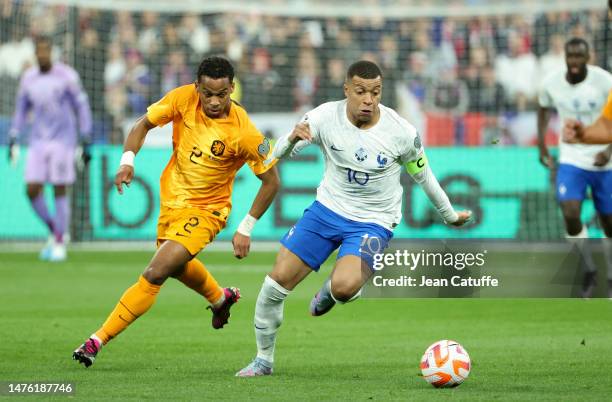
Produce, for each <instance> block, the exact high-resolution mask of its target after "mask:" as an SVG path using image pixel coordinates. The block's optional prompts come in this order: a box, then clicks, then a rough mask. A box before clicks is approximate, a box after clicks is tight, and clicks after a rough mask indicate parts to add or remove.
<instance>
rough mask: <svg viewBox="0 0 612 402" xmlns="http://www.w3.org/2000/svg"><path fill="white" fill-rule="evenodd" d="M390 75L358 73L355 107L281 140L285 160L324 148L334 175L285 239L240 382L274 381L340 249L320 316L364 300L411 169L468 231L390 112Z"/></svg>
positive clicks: (413, 137)
mask: <svg viewBox="0 0 612 402" xmlns="http://www.w3.org/2000/svg"><path fill="white" fill-rule="evenodd" d="M381 93H382V73H381V71H380V69H379V68H378V66H377V65H376V64H374V63H372V62H369V61H359V62H356V63H354V64H353V65H351V66H350V67H349V69H348V72H347V76H346V80H345V84H344V94H345V96H346V99H345V100H342V101H337V102H328V103H324V104H322V105H320V106H319V107H317V108H315V109H314V110H312V111H310V112H308V113H307V114H306V115H305V116H304V118H303V119H302V121H301V122H300V123H299V124H298V125H297V126H296V127H295V129H294V130H293V131H292V132H291V133H290V134H288V135H286V136H284V137H282V138H280V139H279V141H278V142H277V143H276V146H275V148H274V156H275V157H277V158H285V157H287V156H292V155H295V154H296V153H298V152H299V151H300V150H301V149H303V148H304V147H306V146H308V145H309V144H316V145H318V146H319V148H320V149H321V151H322V153H323V156H324V158H325V173H324V176H323V180H322V181H321V183H320V185H319V187H318V189H317V197H316V201H315V202H314V203H313V204H312V205H310V207H308V208H307V209H306V211H305V212H304V215H303V216H302V218H301V219H300V220H299V221H298V222H297V223H296V225H295V226H294V227H293V228H291V230H289V232H288V233H287V234H286V235H285V236H284V237H283V238H282V239H281V244H282V246H281V248H280V251H279V253H278V256H277V259H276V263H275V265H274V268H273V269H272V272H271V273H270V274H269V275H267V276H266V278H265V280H264V283H263V285H262V287H261V291H260V293H259V296H258V298H257V303H256V306H255V320H254V321H255V337H256V341H257V357H256V358H255V359H254V360H253V361H252V362H251V363H250V364H249V365H248V366H246V367H245V368H243V369H242V370H240V371H239V372H238V373H236V376H239V377H253V376H259V375H269V374H272V367H273V362H274V346H275V339H276V333H277V331H278V328H279V326H280V325H281V322H282V319H283V303H284V299H285V298H286V297H287V295H288V294H289V293H290V292H291V291H292V290H293V289H294V288H295V286H296V285H297V284H298V283H300V282H301V281H302V280H303V279H304V278H305V277H306V276H307V275H308V274H309V273H310V272H311V271H318V270H319V267H320V266H321V264H322V263H323V262H324V261H325V260H326V259H327V258H328V257H329V255H330V254H331V253H332V252H333V251H334V250H336V249H337V248H338V247H339V248H340V249H339V252H338V256H337V260H336V264H335V267H334V270H333V271H332V273H331V275H330V277H329V278H328V279H327V280H326V282H325V283H324V284H323V287H322V288H321V290H320V291H319V292H318V293H317V294H316V295H315V297H314V298H313V300H312V302H311V305H310V312H311V314H312V315H313V316H319V315H322V314H325V313H326V312H328V311H329V310H330V309H331V308H332V307H333V306H334V305H335V304H336V303H346V302H348V301H352V300H353V299H355V298H357V297H358V296H359V293H360V290H361V287H362V286H363V285H364V284H365V282H366V281H367V280H368V279H369V278H370V276H371V275H372V272H373V271H372V260H373V255H374V254H376V253H381V252H382V251H383V250H384V249H385V248H386V247H387V244H388V242H389V240H390V239H391V237H392V236H393V233H392V230H393V229H394V228H395V226H397V224H399V222H400V219H401V201H402V187H401V185H400V173H401V170H402V168H403V167H404V166H405V167H406V169H407V170H408V172H409V173H410V174H411V175H412V177H413V178H414V180H416V181H417V182H418V183H419V184H420V185H421V187H422V188H423V190H424V191H425V193H426V194H427V196H428V197H429V200H430V201H431V202H432V203H433V204H434V206H435V207H436V209H437V210H438V212H439V213H440V214H441V215H442V218H443V219H444V221H445V222H446V223H448V224H451V225H455V226H461V225H463V224H464V223H465V222H467V221H468V220H469V219H470V215H471V212H470V211H460V212H456V211H455V210H454V209H453V207H452V205H451V203H450V202H449V199H448V197H447V196H446V194H445V192H444V191H443V190H442V188H441V187H440V185H439V184H438V181H437V180H436V178H435V177H434V175H433V173H432V171H431V169H430V168H429V165H428V163H427V158H426V156H425V153H424V150H423V146H422V144H421V139H420V137H419V135H418V134H417V132H416V130H415V128H414V127H413V126H412V125H411V124H410V123H408V122H407V121H406V120H404V119H403V118H401V117H400V116H398V114H397V113H396V112H395V111H393V110H392V109H389V108H387V107H385V106H383V105H380V104H379V102H380V97H381Z"/></svg>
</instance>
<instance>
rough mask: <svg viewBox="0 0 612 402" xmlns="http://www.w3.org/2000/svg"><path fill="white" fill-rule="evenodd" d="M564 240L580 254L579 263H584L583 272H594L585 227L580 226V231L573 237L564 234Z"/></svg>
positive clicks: (594, 268) (595, 269) (587, 233)
mask: <svg viewBox="0 0 612 402" xmlns="http://www.w3.org/2000/svg"><path fill="white" fill-rule="evenodd" d="M565 238H566V239H567V241H568V242H570V243H572V244H575V245H576V247H578V251H579V252H580V262H582V263H584V270H585V271H586V272H595V271H597V268H596V267H595V263H594V262H593V256H592V255H591V247H590V246H589V241H588V238H589V232H588V230H587V227H586V226H585V225H582V230H581V231H580V233H578V234H577V235H575V236H570V235H569V234H567V233H566V234H565Z"/></svg>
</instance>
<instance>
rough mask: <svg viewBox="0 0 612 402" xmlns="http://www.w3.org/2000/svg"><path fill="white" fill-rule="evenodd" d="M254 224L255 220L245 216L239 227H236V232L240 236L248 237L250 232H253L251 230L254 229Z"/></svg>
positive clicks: (247, 215)
mask: <svg viewBox="0 0 612 402" xmlns="http://www.w3.org/2000/svg"><path fill="white" fill-rule="evenodd" d="M256 223H257V218H253V217H252V216H251V215H249V214H246V216H245V217H244V219H243V220H242V222H240V225H238V229H236V232H238V233H240V234H241V235H244V236H249V237H250V236H251V232H252V231H253V228H254V227H255V224H256Z"/></svg>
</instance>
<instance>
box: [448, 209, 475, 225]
mask: <svg viewBox="0 0 612 402" xmlns="http://www.w3.org/2000/svg"><path fill="white" fill-rule="evenodd" d="M457 215H459V218H457V220H456V221H455V222H453V223H451V225H453V226H463V225H465V224H466V223H467V222H469V221H470V219H471V218H472V211H457Z"/></svg>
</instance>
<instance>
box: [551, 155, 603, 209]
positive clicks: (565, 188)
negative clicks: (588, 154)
mask: <svg viewBox="0 0 612 402" xmlns="http://www.w3.org/2000/svg"><path fill="white" fill-rule="evenodd" d="M587 186H588V187H590V188H591V194H592V196H593V203H594V204H595V209H596V210H597V212H599V213H600V214H602V215H610V214H612V170H599V171H592V170H586V169H581V168H579V167H576V166H572V165H568V164H565V163H562V164H560V165H559V169H558V171H557V199H558V200H559V202H563V201H572V200H577V201H582V200H584V199H585V198H586V189H587Z"/></svg>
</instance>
